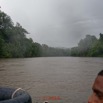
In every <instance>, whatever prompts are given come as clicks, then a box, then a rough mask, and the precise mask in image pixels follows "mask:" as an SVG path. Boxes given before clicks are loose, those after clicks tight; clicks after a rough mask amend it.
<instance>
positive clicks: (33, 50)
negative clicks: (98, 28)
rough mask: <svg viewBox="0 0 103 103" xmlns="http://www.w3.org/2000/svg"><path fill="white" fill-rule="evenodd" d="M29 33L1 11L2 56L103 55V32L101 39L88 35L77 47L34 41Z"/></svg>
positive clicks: (0, 51) (0, 48)
mask: <svg viewBox="0 0 103 103" xmlns="http://www.w3.org/2000/svg"><path fill="white" fill-rule="evenodd" d="M26 34H29V33H28V31H27V30H25V29H24V28H23V27H22V26H21V25H20V24H19V23H16V25H14V23H13V21H12V20H11V18H10V16H8V15H7V14H6V13H4V12H2V11H0V58H19V57H47V56H80V57H82V56H83V57H103V34H102V33H100V34H99V35H100V37H99V39H97V38H96V37H95V36H93V35H86V37H85V38H84V39H81V40H80V41H79V43H78V46H77V47H72V48H68V49H67V48H66V49H65V48H54V47H49V46H48V45H46V44H42V45H41V44H39V43H36V42H34V41H33V40H32V39H31V38H27V37H26Z"/></svg>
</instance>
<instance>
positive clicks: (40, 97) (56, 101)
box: [0, 57, 103, 103]
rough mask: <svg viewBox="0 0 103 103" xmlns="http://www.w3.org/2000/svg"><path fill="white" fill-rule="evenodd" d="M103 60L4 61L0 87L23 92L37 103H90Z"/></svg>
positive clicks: (0, 63) (71, 58)
mask: <svg viewBox="0 0 103 103" xmlns="http://www.w3.org/2000/svg"><path fill="white" fill-rule="evenodd" d="M102 69H103V58H85V57H46V58H45V57H41V58H19V59H0V86H2V87H11V88H19V87H21V88H23V89H25V90H26V91H27V92H28V93H29V94H30V95H31V97H32V100H33V103H43V101H44V100H46V99H47V100H48V101H49V103H87V99H88V96H89V95H90V94H91V92H92V91H91V88H92V83H93V81H94V79H95V77H96V75H97V73H98V72H99V71H100V70H102Z"/></svg>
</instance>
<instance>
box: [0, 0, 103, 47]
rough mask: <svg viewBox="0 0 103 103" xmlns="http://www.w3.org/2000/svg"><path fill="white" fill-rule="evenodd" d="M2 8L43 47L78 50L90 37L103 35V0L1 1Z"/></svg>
mask: <svg viewBox="0 0 103 103" xmlns="http://www.w3.org/2000/svg"><path fill="white" fill-rule="evenodd" d="M0 6H1V10H2V11H4V12H5V13H7V14H8V15H9V16H10V17H11V19H12V20H13V22H14V23H16V22H19V23H20V24H21V25H22V26H23V27H24V28H25V29H26V30H27V31H28V32H29V33H30V34H28V36H29V37H31V38H32V39H33V41H34V42H38V43H40V44H47V45H49V46H53V47H74V46H77V44H78V42H79V41H80V39H81V38H84V37H85V35H86V34H91V35H95V36H96V37H99V33H100V32H101V33H103V0H0Z"/></svg>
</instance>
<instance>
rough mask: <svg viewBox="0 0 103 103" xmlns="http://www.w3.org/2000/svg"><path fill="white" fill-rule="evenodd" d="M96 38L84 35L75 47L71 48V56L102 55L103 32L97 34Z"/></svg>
mask: <svg viewBox="0 0 103 103" xmlns="http://www.w3.org/2000/svg"><path fill="white" fill-rule="evenodd" d="M99 35H100V37H99V39H97V38H96V37H95V36H91V35H86V37H85V38H84V39H81V40H80V41H79V43H78V46H77V47H73V48H71V54H70V55H71V56H90V57H103V34H102V33H100V34H99Z"/></svg>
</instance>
